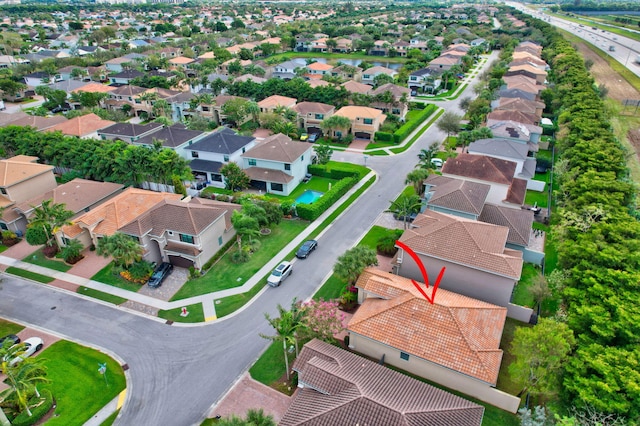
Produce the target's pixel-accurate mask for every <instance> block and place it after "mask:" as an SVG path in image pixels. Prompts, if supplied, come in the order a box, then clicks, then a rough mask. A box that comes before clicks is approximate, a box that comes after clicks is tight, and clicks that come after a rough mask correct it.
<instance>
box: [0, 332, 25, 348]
mask: <svg viewBox="0 0 640 426" xmlns="http://www.w3.org/2000/svg"><path fill="white" fill-rule="evenodd" d="M5 342H11V346H13V345H17V344H18V343H20V338H19V337H18V336H16V335H15V334H7V335H6V336H4V337H3V338H1V339H0V348H1V347H3V346H4V344H5Z"/></svg>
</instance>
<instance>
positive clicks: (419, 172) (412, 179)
mask: <svg viewBox="0 0 640 426" xmlns="http://www.w3.org/2000/svg"><path fill="white" fill-rule="evenodd" d="M430 174H431V171H430V170H429V169H423V168H417V169H413V170H411V171H410V172H409V173H408V174H407V178H406V179H405V181H404V183H405V184H407V185H408V184H411V185H413V189H414V190H415V192H416V195H418V196H421V195H422V193H423V192H424V180H425V179H426V178H428V177H429V175H430Z"/></svg>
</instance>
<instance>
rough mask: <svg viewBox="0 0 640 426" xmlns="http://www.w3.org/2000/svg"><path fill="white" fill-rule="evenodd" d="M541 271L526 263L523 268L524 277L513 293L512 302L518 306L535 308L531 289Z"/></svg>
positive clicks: (522, 276) (521, 277)
mask: <svg viewBox="0 0 640 426" xmlns="http://www.w3.org/2000/svg"><path fill="white" fill-rule="evenodd" d="M539 273H540V270H539V269H537V268H536V267H535V266H534V265H533V264H531V263H525V264H524V266H523V267H522V275H521V276H520V281H518V284H516V288H515V291H514V292H513V299H512V302H513V303H515V304H516V305H520V306H527V307H529V308H534V307H535V301H534V300H533V296H531V293H530V292H529V287H531V285H532V284H533V281H534V279H535V277H537V276H538V274H539Z"/></svg>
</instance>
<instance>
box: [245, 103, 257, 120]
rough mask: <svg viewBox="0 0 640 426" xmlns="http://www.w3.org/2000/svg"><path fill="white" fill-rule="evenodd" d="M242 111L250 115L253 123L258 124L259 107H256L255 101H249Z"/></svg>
mask: <svg viewBox="0 0 640 426" xmlns="http://www.w3.org/2000/svg"><path fill="white" fill-rule="evenodd" d="M244 110H245V112H246V113H247V114H249V115H251V119H252V120H253V121H254V122H256V123H257V122H258V116H259V115H260V106H259V105H258V103H257V102H255V101H249V102H248V103H247V104H246V105H245V107H244Z"/></svg>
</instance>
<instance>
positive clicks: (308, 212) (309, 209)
mask: <svg viewBox="0 0 640 426" xmlns="http://www.w3.org/2000/svg"><path fill="white" fill-rule="evenodd" d="M357 182H358V178H357V177H348V178H344V179H342V180H340V181H339V182H337V183H336V184H335V185H333V186H332V188H331V190H330V191H327V192H325V193H324V195H323V196H322V197H320V198H319V199H317V200H316V201H315V202H313V203H312V204H299V205H297V206H296V211H297V212H298V216H299V217H300V218H302V219H306V220H310V221H311V220H316V219H317V218H318V217H320V215H321V214H322V213H324V212H325V210H327V209H328V208H329V207H331V206H332V205H333V203H335V202H336V201H338V200H339V199H340V197H342V196H343V195H344V194H346V193H347V191H349V189H351V188H352V187H353V186H354V185H355V184H356V183H357Z"/></svg>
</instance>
